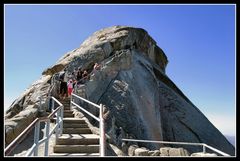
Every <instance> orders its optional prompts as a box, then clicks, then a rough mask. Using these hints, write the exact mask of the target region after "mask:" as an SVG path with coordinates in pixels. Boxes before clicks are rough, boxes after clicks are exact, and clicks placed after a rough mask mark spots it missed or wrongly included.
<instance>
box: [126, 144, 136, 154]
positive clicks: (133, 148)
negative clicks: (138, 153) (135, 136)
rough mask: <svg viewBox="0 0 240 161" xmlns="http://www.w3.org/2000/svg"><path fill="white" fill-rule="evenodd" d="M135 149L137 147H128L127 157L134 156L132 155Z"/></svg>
mask: <svg viewBox="0 0 240 161" xmlns="http://www.w3.org/2000/svg"><path fill="white" fill-rule="evenodd" d="M137 148H138V146H137V145H130V146H129V147H128V155H129V156H134V155H135V153H134V151H135V150H136V149H137Z"/></svg>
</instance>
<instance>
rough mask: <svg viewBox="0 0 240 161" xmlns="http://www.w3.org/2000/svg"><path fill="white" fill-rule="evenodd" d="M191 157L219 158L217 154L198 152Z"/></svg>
mask: <svg viewBox="0 0 240 161" xmlns="http://www.w3.org/2000/svg"><path fill="white" fill-rule="evenodd" d="M191 156H192V157H217V154H215V153H202V152H198V153H192V154H191Z"/></svg>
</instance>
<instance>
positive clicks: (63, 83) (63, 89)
mask: <svg viewBox="0 0 240 161" xmlns="http://www.w3.org/2000/svg"><path fill="white" fill-rule="evenodd" d="M59 80H60V92H59V97H60V99H64V98H65V97H66V96H67V74H66V68H65V69H64V71H63V72H61V73H60V74H59Z"/></svg>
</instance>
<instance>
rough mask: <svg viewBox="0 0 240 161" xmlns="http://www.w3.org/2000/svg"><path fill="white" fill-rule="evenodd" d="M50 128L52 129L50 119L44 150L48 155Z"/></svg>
mask: <svg viewBox="0 0 240 161" xmlns="http://www.w3.org/2000/svg"><path fill="white" fill-rule="evenodd" d="M49 129H50V121H49V120H48V121H47V122H46V136H45V137H47V139H46V142H45V151H44V156H48V147H49Z"/></svg>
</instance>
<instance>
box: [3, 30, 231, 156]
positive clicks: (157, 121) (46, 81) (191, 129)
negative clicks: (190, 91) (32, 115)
mask: <svg viewBox="0 0 240 161" xmlns="http://www.w3.org/2000/svg"><path fill="white" fill-rule="evenodd" d="M96 62H98V63H99V64H101V69H100V70H99V71H96V72H95V73H94V74H92V75H91V76H90V80H89V81H88V82H87V83H85V84H84V85H83V86H81V87H79V88H78V89H76V91H77V94H79V95H81V96H84V97H85V98H87V99H89V100H91V101H93V102H95V103H97V104H100V103H102V104H104V105H105V110H104V114H105V121H106V129H105V130H106V133H107V134H108V135H109V136H111V138H110V140H111V141H112V142H113V143H114V144H115V145H117V146H120V144H121V139H120V138H121V137H120V136H122V135H123V134H119V133H118V132H117V131H119V129H120V128H121V129H122V130H121V131H122V132H123V133H124V136H125V137H128V138H134V139H144V140H165V141H179V142H201V143H206V144H208V145H210V146H213V147H215V148H218V149H219V150H222V151H224V152H226V153H229V154H230V155H234V150H235V149H234V147H233V146H232V145H231V144H230V143H229V142H228V141H227V139H226V138H225V137H224V136H223V135H222V134H221V133H220V132H219V130H218V129H216V128H215V127H214V126H213V124H212V123H211V122H210V121H209V120H208V119H207V118H206V117H205V116H204V114H202V113H201V111H199V109H198V108H197V107H196V106H194V105H193V103H192V102H191V101H190V100H189V99H188V98H187V97H186V96H185V95H184V94H183V93H182V92H181V90H180V89H178V87H177V86H176V85H175V84H174V83H173V82H172V81H171V80H170V79H169V78H168V76H167V75H166V73H165V70H166V65H167V63H168V60H167V57H166V55H165V53H164V52H163V51H162V49H161V48H160V47H158V46H157V44H156V42H155V41H154V40H153V39H152V38H151V37H150V36H149V34H148V33H147V32H146V31H145V30H143V29H140V28H133V27H127V26H113V27H109V28H105V29H102V30H100V31H97V32H95V33H94V34H93V35H91V36H90V37H89V38H88V39H87V40H85V41H84V42H83V43H82V45H81V46H80V47H79V48H77V49H74V50H73V51H71V52H68V53H67V54H65V55H64V56H63V57H62V58H61V59H59V61H58V62H57V63H56V64H55V65H53V66H52V67H49V68H47V69H46V70H45V71H43V73H42V74H43V75H42V77H41V79H40V80H39V81H37V82H36V83H34V84H33V85H32V86H31V87H30V88H29V89H28V90H27V91H26V92H25V93H24V94H23V95H22V96H20V97H19V98H18V99H17V100H16V101H15V102H14V103H13V104H12V105H11V107H10V108H9V110H8V111H7V113H6V117H5V118H6V121H8V120H11V119H13V118H16V117H18V115H19V114H20V113H19V112H21V111H25V110H26V109H27V108H28V107H29V106H31V105H33V104H36V103H38V100H37V96H39V95H42V96H43V100H42V102H43V106H44V107H45V108H47V105H48V99H47V95H48V94H51V95H53V96H55V97H56V98H58V94H57V89H58V86H59V84H58V81H57V80H56V78H57V75H58V73H59V72H60V71H62V70H63V69H64V68H66V69H67V72H68V73H72V72H73V70H74V69H75V68H77V67H82V68H83V69H86V70H88V72H89V73H90V72H91V71H92V68H93V65H94V63H96ZM92 112H93V113H94V114H96V115H98V114H99V113H98V111H96V110H94V111H92ZM89 120H90V122H91V119H90V118H89ZM92 124H93V125H94V122H92ZM10 127H11V128H12V129H15V128H16V126H8V125H5V129H9V128H10ZM5 134H6V136H8V131H7V130H6V132H5ZM13 138H14V137H13ZM11 140H12V139H9V140H5V141H6V143H9V142H10V141H11ZM138 145H139V146H145V147H147V148H149V149H150V151H151V150H155V149H159V148H160V147H163V145H159V144H154V143H144V144H141V143H139V144H138ZM166 146H169V145H166ZM183 147H184V148H185V149H187V150H188V151H189V152H191V153H192V152H200V151H201V148H198V147H195V146H183ZM132 148H133V149H134V153H135V151H136V149H135V147H132ZM181 152H183V150H182V151H181ZM137 153H139V155H142V154H143V153H144V154H145V153H146V154H147V155H156V153H158V152H154V151H152V152H146V151H145V152H143V150H137ZM159 153H160V152H159ZM179 153H180V151H179ZM129 154H130V155H133V150H132V151H131V150H130V151H129Z"/></svg>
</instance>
